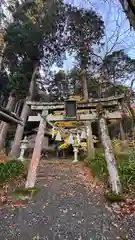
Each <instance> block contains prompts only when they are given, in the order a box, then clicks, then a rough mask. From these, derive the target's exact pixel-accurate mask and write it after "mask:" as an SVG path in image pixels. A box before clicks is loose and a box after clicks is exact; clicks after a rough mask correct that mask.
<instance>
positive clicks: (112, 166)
mask: <svg viewBox="0 0 135 240" xmlns="http://www.w3.org/2000/svg"><path fill="white" fill-rule="evenodd" d="M97 114H98V120H99V127H100V132H101V141H102V145H103V148H104V153H105V160H106V163H107V168H108V173H109V177H110V185H111V188H112V191H113V192H114V193H116V194H119V193H120V192H121V183H120V179H119V175H118V171H117V167H116V159H115V156H114V153H113V148H112V143H111V139H110V136H109V132H108V128H107V124H106V120H105V117H104V112H103V107H102V104H99V105H98V106H97Z"/></svg>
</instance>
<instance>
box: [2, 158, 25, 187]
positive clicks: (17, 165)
mask: <svg viewBox="0 0 135 240" xmlns="http://www.w3.org/2000/svg"><path fill="white" fill-rule="evenodd" d="M25 172H26V169H25V166H24V164H23V163H22V162H21V161H19V160H11V161H7V162H5V163H0V183H1V184H3V183H5V182H8V181H9V180H10V179H13V178H17V177H19V176H21V175H23V174H25Z"/></svg>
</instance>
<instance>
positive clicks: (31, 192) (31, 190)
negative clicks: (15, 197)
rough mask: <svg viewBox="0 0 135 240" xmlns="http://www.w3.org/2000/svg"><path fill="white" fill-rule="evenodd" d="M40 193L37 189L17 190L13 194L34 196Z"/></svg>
mask: <svg viewBox="0 0 135 240" xmlns="http://www.w3.org/2000/svg"><path fill="white" fill-rule="evenodd" d="M39 191H40V189H39V188H17V189H15V191H14V193H15V194H19V195H24V196H25V195H26V196H27V195H31V194H36V193H38V192H39Z"/></svg>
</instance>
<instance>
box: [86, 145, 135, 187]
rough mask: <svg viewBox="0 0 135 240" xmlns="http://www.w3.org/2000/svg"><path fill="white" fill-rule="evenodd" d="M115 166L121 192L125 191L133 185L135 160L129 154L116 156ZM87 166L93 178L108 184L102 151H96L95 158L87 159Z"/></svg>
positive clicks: (134, 181)
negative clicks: (121, 188)
mask: <svg viewBox="0 0 135 240" xmlns="http://www.w3.org/2000/svg"><path fill="white" fill-rule="evenodd" d="M116 164H117V169H118V172H119V176H120V181H121V184H122V187H123V191H127V190H128V189H129V188H130V187H131V186H133V185H134V184H135V158H133V157H131V155H130V153H128V154H125V153H123V154H117V156H116ZM87 165H89V166H90V168H91V170H92V172H93V175H94V176H96V177H97V178H99V179H100V180H102V181H104V182H105V183H108V170H107V165H106V161H105V157H104V152H103V149H96V153H95V158H94V159H90V160H89V159H88V161H87Z"/></svg>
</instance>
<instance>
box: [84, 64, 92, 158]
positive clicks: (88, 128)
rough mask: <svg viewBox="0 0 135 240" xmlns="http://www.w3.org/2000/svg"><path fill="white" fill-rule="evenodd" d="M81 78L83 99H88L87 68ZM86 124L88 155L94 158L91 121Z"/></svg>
mask: <svg viewBox="0 0 135 240" xmlns="http://www.w3.org/2000/svg"><path fill="white" fill-rule="evenodd" d="M81 80H82V88H83V100H85V101H88V100H89V93H88V85H87V76H86V70H85V69H84V68H83V69H82V72H81ZM86 125H87V130H88V132H87V149H88V157H89V158H94V156H95V150H94V143H93V136H92V128H91V122H90V121H87V122H86Z"/></svg>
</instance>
